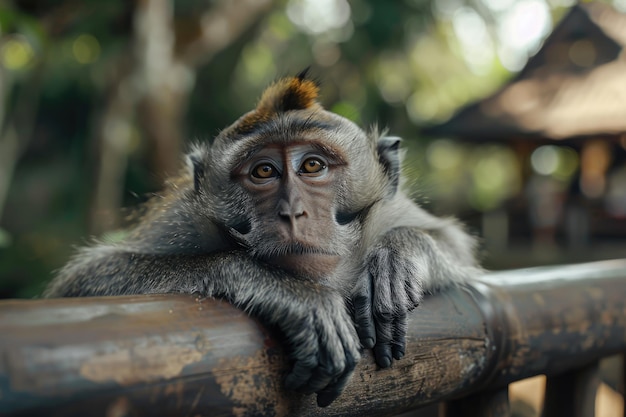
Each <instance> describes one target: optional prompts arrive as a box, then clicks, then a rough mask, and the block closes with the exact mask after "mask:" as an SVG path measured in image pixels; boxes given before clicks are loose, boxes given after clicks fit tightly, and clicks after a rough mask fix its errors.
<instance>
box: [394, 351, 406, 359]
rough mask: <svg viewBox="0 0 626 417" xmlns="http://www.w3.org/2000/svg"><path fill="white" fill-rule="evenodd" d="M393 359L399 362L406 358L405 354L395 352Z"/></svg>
mask: <svg viewBox="0 0 626 417" xmlns="http://www.w3.org/2000/svg"><path fill="white" fill-rule="evenodd" d="M393 357H394V358H395V359H397V360H400V359H402V358H403V357H404V352H395V353H394V354H393Z"/></svg>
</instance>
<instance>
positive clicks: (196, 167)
mask: <svg viewBox="0 0 626 417" xmlns="http://www.w3.org/2000/svg"><path fill="white" fill-rule="evenodd" d="M187 165H188V167H189V169H190V170H191V174H192V175H193V188H194V190H195V191H196V192H199V191H200V184H201V182H202V180H203V179H204V175H205V169H204V159H203V153H202V150H201V149H199V148H196V149H194V150H193V151H192V152H190V153H189V154H187Z"/></svg>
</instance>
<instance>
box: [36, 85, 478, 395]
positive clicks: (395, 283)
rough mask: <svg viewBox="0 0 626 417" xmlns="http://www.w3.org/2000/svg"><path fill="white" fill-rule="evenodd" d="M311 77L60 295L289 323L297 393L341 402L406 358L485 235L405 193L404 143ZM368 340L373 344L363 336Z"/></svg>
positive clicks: (52, 290) (274, 90)
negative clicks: (171, 299) (361, 372)
mask: <svg viewBox="0 0 626 417" xmlns="http://www.w3.org/2000/svg"><path fill="white" fill-rule="evenodd" d="M316 98H317V86H316V85H315V83H313V82H312V81H310V80H308V79H307V78H306V77H305V74H300V75H298V76H297V77H293V78H287V79H284V80H280V81H278V82H277V83H275V84H274V85H272V86H270V87H269V88H268V90H266V92H265V93H264V95H263V97H262V98H261V100H260V102H259V104H258V105H257V107H256V108H255V109H254V110H253V111H251V112H249V113H247V114H246V115H244V116H242V117H241V118H240V119H239V120H237V121H236V122H235V123H234V124H233V125H232V126H230V127H228V128H227V129H225V130H224V131H222V132H221V133H220V134H219V135H218V136H217V137H216V139H215V141H214V143H213V145H212V146H208V145H207V144H202V145H197V146H196V147H195V148H193V149H192V151H191V152H190V153H189V154H188V156H187V161H188V164H187V167H186V169H185V171H184V172H183V173H182V174H181V175H180V176H179V177H178V178H175V179H173V180H172V181H171V182H170V183H169V186H168V188H167V190H166V191H165V193H164V195H163V197H160V198H156V199H155V200H153V201H152V202H150V203H149V208H148V210H147V213H146V215H145V216H144V217H143V218H142V219H141V221H140V222H139V223H138V224H137V226H136V227H134V228H133V229H132V230H131V231H130V232H129V234H128V236H127V238H126V239H124V240H123V241H122V242H118V243H96V244H94V245H92V246H90V247H86V248H83V249H81V250H80V251H79V252H78V253H77V254H76V255H75V256H74V257H73V258H72V259H71V260H70V262H69V263H68V264H67V265H66V266H65V267H64V268H63V269H62V270H61V271H60V272H59V274H58V276H57V277H56V278H55V279H54V280H53V281H52V282H51V284H50V285H49V287H48V289H47V290H46V292H45V296H47V297H60V296H66V297H71V296H96V295H122V294H146V293H200V294H203V295H206V296H213V297H223V298H225V299H227V300H229V301H230V302H232V303H233V304H235V305H237V306H239V307H241V308H243V309H245V310H246V311H247V312H249V313H250V314H252V315H255V316H258V317H259V318H260V319H261V320H263V321H265V322H266V323H268V324H271V325H274V326H277V327H278V328H279V329H280V330H281V331H282V333H283V334H284V336H285V339H286V340H285V343H286V346H287V351H288V353H289V355H290V357H291V359H292V360H293V363H294V366H293V369H292V371H291V373H290V374H289V375H288V376H287V386H288V387H289V388H291V389H295V390H298V391H301V392H304V393H314V392H315V393H317V394H318V404H319V405H321V406H326V405H328V404H330V403H331V402H332V401H333V400H334V399H335V398H337V396H338V395H339V394H340V393H341V392H342V390H343V388H344V387H345V385H346V384H347V382H348V380H349V378H350V376H351V374H352V372H353V370H354V367H355V365H356V363H357V361H358V360H359V357H360V353H359V349H360V346H363V347H365V348H373V349H374V354H375V357H376V361H377V363H378V364H379V365H380V366H381V367H387V366H389V365H390V364H391V362H392V358H395V359H400V358H401V357H402V356H403V355H404V351H405V334H406V326H407V313H408V312H409V311H410V310H411V309H413V308H414V307H415V306H417V305H418V304H419V302H420V300H421V299H422V296H423V294H424V293H425V292H432V291H435V290H438V289H440V288H443V287H446V286H449V285H451V284H454V283H460V282H463V281H466V280H468V279H470V278H471V277H473V276H475V275H477V274H478V273H480V269H479V267H478V266H477V264H476V260H475V257H474V250H475V242H474V239H472V238H471V237H470V236H469V235H467V234H466V233H465V232H464V231H463V230H462V229H461V228H460V227H459V226H458V225H457V224H456V223H455V222H454V221H452V220H446V219H439V218H436V217H434V216H432V215H430V214H428V213H426V212H425V211H423V210H422V209H421V208H420V207H419V206H418V205H417V204H415V203H414V202H413V201H411V200H410V199H409V198H408V197H407V196H406V195H405V194H404V193H403V192H402V190H401V189H400V187H399V183H400V181H401V178H400V156H399V150H398V146H399V139H397V138H393V137H386V136H381V135H380V134H378V133H377V132H372V133H370V134H366V133H365V132H363V130H361V129H360V128H358V127H357V126H356V125H355V124H353V123H352V122H350V121H348V120H346V119H343V118H341V117H340V116H337V115H335V114H332V113H329V112H327V111H325V110H324V109H323V108H322V107H321V106H320V105H319V104H318V103H317V101H316ZM359 342H360V343H359Z"/></svg>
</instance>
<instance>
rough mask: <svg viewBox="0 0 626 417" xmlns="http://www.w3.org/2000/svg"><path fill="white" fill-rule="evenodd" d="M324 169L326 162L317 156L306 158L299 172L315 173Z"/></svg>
mask: <svg viewBox="0 0 626 417" xmlns="http://www.w3.org/2000/svg"><path fill="white" fill-rule="evenodd" d="M324 169H326V164H325V163H324V162H323V161H321V160H320V159H317V158H307V159H306V160H305V161H304V163H303V164H302V166H301V167H300V172H301V173H303V174H317V173H320V172H321V171H323V170H324Z"/></svg>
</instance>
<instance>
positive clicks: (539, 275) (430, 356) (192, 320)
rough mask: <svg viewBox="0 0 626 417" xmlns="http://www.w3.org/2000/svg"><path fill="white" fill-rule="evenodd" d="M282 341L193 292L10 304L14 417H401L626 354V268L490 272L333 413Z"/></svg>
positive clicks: (1, 307) (3, 411)
mask: <svg viewBox="0 0 626 417" xmlns="http://www.w3.org/2000/svg"><path fill="white" fill-rule="evenodd" d="M277 340H278V337H275V336H273V335H272V334H271V333H270V332H268V331H267V330H265V329H264V328H263V327H262V326H261V325H260V324H259V323H257V322H256V321H255V320H253V319H250V318H249V317H247V316H246V315H245V314H244V313H242V312H241V311H239V310H237V309H235V308H233V307H232V306H230V305H228V304H227V303H225V302H221V301H216V300H206V299H205V300H199V299H197V298H194V297H192V296H185V295H152V296H135V297H102V298H83V299H58V300H26V301H25V300H11V301H2V302H0V415H2V416H4V415H7V416H18V415H24V416H35V415H45V416H81V417H84V416H107V417H109V416H110V417H114V416H115V417H117V416H157V415H158V416H170V415H171V416H226V415H236V416H248V415H271V416H285V415H294V416H318V415H341V416H351V415H352V416H363V415H389V414H393V413H395V412H401V411H404V410H408V409H410V408H415V407H418V406H420V405H424V404H427V403H431V402H434V401H440V400H446V399H451V398H459V397H462V396H463V395H466V394H468V393H471V392H476V391H478V390H481V389H485V388H487V387H488V388H489V389H490V390H497V389H498V388H499V387H504V386H506V384H508V383H509V382H511V381H515V380H518V379H522V378H525V377H528V376H532V375H536V374H539V373H543V374H546V375H548V376H551V375H558V374H560V373H563V372H566V371H569V370H572V369H576V368H581V367H584V366H586V365H590V364H592V363H594V361H595V360H597V359H598V358H600V357H602V356H606V355H609V354H613V353H616V352H620V351H624V350H626V260H614V261H604V262H598V263H591V264H581V265H570V266H565V267H553V268H537V269H530V270H518V271H511V272H507V273H498V274H490V275H488V276H486V277H485V278H484V279H483V280H481V281H480V282H477V283H474V284H472V285H471V286H468V287H466V288H460V289H454V290H450V291H446V292H444V293H441V294H439V295H437V296H432V297H429V298H428V299H427V300H425V301H424V303H423V305H422V306H421V307H419V308H418V309H417V310H416V311H415V312H414V313H413V315H412V317H411V320H410V323H409V335H408V347H407V354H406V356H405V357H404V358H403V359H402V360H401V361H398V362H395V363H394V364H393V366H392V368H391V369H384V370H379V369H377V368H376V366H375V364H374V362H373V360H372V357H371V355H370V354H369V352H365V353H364V359H363V360H362V361H361V362H360V363H359V365H358V367H357V369H356V371H355V375H354V377H353V379H352V381H351V383H350V384H349V385H348V387H347V389H346V391H345V392H344V394H343V395H342V396H341V397H340V398H339V399H338V400H337V401H336V402H335V403H333V404H332V405H331V406H330V407H328V408H323V409H322V408H318V407H317V406H316V405H315V401H314V398H313V397H311V396H309V397H305V396H303V395H299V394H294V393H291V392H288V391H285V390H284V389H283V385H282V381H283V375H284V373H285V371H286V369H287V368H288V364H287V363H286V361H285V360H284V357H283V354H282V350H281V347H280V345H279V343H278V342H277Z"/></svg>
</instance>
